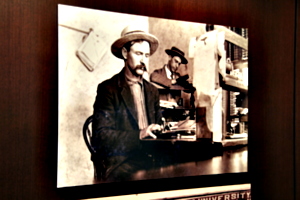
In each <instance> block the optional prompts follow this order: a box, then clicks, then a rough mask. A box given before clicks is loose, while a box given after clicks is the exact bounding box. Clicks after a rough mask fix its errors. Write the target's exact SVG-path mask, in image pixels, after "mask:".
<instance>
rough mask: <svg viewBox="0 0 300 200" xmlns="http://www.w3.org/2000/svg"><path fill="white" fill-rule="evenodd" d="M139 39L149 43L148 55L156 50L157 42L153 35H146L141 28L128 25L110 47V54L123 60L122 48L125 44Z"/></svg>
mask: <svg viewBox="0 0 300 200" xmlns="http://www.w3.org/2000/svg"><path fill="white" fill-rule="evenodd" d="M139 39H143V40H146V41H148V42H149V44H150V55H152V54H153V53H154V52H155V51H156V50H157V47H158V44H159V42H158V39H157V38H156V37H155V36H154V35H152V34H150V33H147V32H146V31H145V30H144V29H143V28H142V27H138V26H136V25H129V26H127V27H125V28H124V29H123V31H122V33H121V37H120V38H119V39H117V40H116V41H115V42H114V43H113V44H112V45H111V52H112V53H113V54H114V55H115V56H116V57H118V58H121V59H123V56H122V47H123V46H124V45H125V44H126V43H127V42H130V41H134V40H139Z"/></svg>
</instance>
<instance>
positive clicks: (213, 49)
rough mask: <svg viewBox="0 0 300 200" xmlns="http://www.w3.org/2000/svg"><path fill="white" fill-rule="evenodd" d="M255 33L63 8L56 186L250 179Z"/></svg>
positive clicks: (59, 35)
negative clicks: (251, 37) (250, 43)
mask: <svg viewBox="0 0 300 200" xmlns="http://www.w3.org/2000/svg"><path fill="white" fill-rule="evenodd" d="M248 31H249V30H248V28H247V27H233V26H228V25H219V24H213V23H206V22H187V21H179V20H174V19H163V18H155V17H151V16H140V15H134V14H128V13H117V12H110V11H104V10H96V9H90V8H81V7H76V6H69V5H61V4H60V5H58V47H59V49H58V76H59V78H58V80H59V91H58V97H59V99H58V102H59V103H58V115H59V116H58V164H57V187H58V188H63V187H73V186H81V185H92V184H106V183H113V182H128V181H129V182H131V181H141V180H158V179H170V178H176V177H194V176H203V175H218V174H231V173H246V172H248Z"/></svg>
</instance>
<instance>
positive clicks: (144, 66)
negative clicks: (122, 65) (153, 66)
mask: <svg viewBox="0 0 300 200" xmlns="http://www.w3.org/2000/svg"><path fill="white" fill-rule="evenodd" d="M135 69H136V70H137V69H141V70H143V71H147V68H146V65H145V64H144V63H141V64H139V65H137V66H136V68H135Z"/></svg>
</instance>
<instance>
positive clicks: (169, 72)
mask: <svg viewBox="0 0 300 200" xmlns="http://www.w3.org/2000/svg"><path fill="white" fill-rule="evenodd" d="M165 70H166V75H167V78H168V79H172V72H171V71H170V70H169V68H168V65H165Z"/></svg>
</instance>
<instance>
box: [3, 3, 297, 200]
mask: <svg viewBox="0 0 300 200" xmlns="http://www.w3.org/2000/svg"><path fill="white" fill-rule="evenodd" d="M58 3H62V4H67V5H74V6H81V7H88V8H95V9H102V10H109V11H117V12H125V13H132V14H139V15H148V16H153V17H161V18H168V19H178V20H185V21H192V22H207V23H215V24H222V25H228V26H235V27H248V28H249V42H250V43H249V55H250V57H249V68H250V69H249V76H250V77H249V110H250V112H249V174H250V176H249V179H250V181H251V183H252V198H253V199H272V200H274V199H297V197H298V199H299V196H300V194H299V191H300V190H299V185H298V184H297V183H299V181H298V182H297V177H298V178H299V172H298V170H296V169H297V167H298V166H299V159H295V158H296V157H299V156H296V155H299V147H297V146H296V144H299V136H298V135H297V134H296V133H297V132H299V125H297V124H299V123H297V122H299V114H298V113H299V112H295V111H299V105H300V103H299V98H296V97H297V95H298V94H299V83H298V82H297V80H299V78H300V76H299V70H297V68H296V64H297V65H299V64H298V63H299V59H298V58H297V57H299V50H298V49H296V46H295V45H296V44H297V46H298V47H299V39H298V38H297V37H295V36H300V35H299V30H297V29H296V28H297V27H298V26H299V24H296V17H295V16H296V8H298V7H299V6H298V5H297V1H295V0H273V1H266V0H243V1H240V0H223V1H212V0H201V1H199V0H188V1H183V0H172V1H170V0H139V1H137V0H102V1H99V0H85V1H80V0H62V1H55V0H43V1H40V0H2V1H1V2H0V19H1V22H0V38H1V39H0V41H1V42H0V44H1V48H0V56H1V58H0V64H1V67H0V80H1V82H0V91H1V95H0V127H1V129H2V132H1V134H0V149H1V150H0V158H1V164H0V185H1V187H0V196H1V197H0V198H1V199H65V198H66V196H65V194H68V191H66V190H64V191H63V192H61V191H59V190H57V189H56V161H57V155H56V154H57V128H58V127H57V126H58V125H57V115H58V111H57V107H58V70H57V61H58V58H57V55H58V51H57V48H58V45H57V30H58V27H57V4H58ZM297 22H298V23H299V20H298V21H297ZM296 25H298V26H296ZM296 30H297V32H295V31H296ZM295 38H297V40H296V39H295ZM295 50H297V51H295ZM296 55H297V56H296ZM295 72H296V73H295ZM193 180H194V179H193ZM222 183H223V182H222V181H221V182H220V184H222ZM216 184H218V183H216ZM187 186H188V187H198V186H201V183H199V182H195V183H194V184H190V185H187ZM150 187H151V186H150ZM162 188H163V189H164V187H162ZM172 188H173V187H172V185H171V186H170V187H169V188H167V189H172ZM295 188H298V190H297V191H298V192H296V190H295ZM84 189H86V188H84ZM156 189H157V190H159V189H160V188H159V187H156ZM154 190H155V189H154ZM81 191H84V190H83V189H81V190H80V189H79V190H77V193H78V194H76V192H75V193H73V195H70V196H72V197H81V198H82V197H90V196H89V195H88V194H87V192H85V193H81V194H80V192H81ZM118 191H120V190H118ZM126 191H127V192H128V191H129V192H130V191H131V190H121V192H120V193H122V192H123V193H125V192H126ZM143 191H152V190H151V188H150V189H149V188H143ZM62 193H63V194H62ZM101 194H102V195H103V192H102V193H101V191H100V192H99V195H101ZM85 195H86V196H85ZM110 195H112V194H110ZM296 195H298V196H296Z"/></svg>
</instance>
